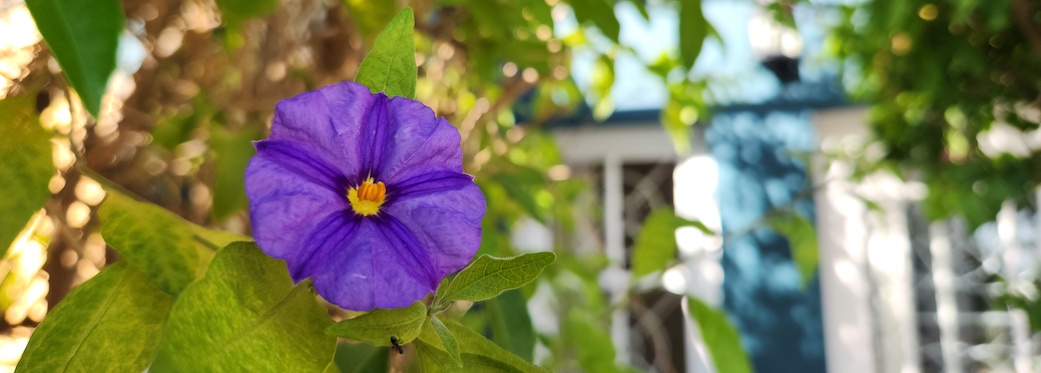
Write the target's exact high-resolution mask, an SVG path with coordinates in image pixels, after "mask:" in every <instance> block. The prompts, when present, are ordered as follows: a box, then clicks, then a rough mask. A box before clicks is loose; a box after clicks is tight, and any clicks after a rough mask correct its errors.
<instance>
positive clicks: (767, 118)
mask: <svg viewBox="0 0 1041 373" xmlns="http://www.w3.org/2000/svg"><path fill="white" fill-rule="evenodd" d="M706 142H707V143H708V145H709V149H710V151H711V153H712V155H713V156H714V157H715V159H716V160H717V162H719V197H720V213H721V216H722V220H723V232H724V234H728V233H729V232H733V233H729V234H735V233H737V234H738V235H737V236H733V237H731V236H727V240H725V242H724V251H723V263H722V264H723V271H724V274H725V280H724V282H723V293H724V296H725V301H724V308H725V309H726V312H727V314H728V315H729V316H730V317H731V319H732V320H733V321H734V322H735V323H736V326H737V327H738V329H739V330H740V332H741V338H742V343H743V345H744V347H745V350H746V351H748V354H749V358H750V359H752V363H753V364H754V366H755V370H756V371H757V372H759V373H771V372H777V373H782V372H784V373H788V372H799V373H813V372H824V371H825V363H824V334H823V330H822V323H821V303H820V287H819V285H818V282H817V281H818V280H817V279H816V278H815V279H814V280H813V281H812V282H810V283H809V284H808V285H807V286H806V287H805V288H804V287H803V286H802V283H801V279H800V277H799V272H798V270H797V269H796V267H795V265H794V264H793V263H792V261H791V255H790V251H789V248H788V242H787V240H785V239H784V238H783V237H782V236H779V235H778V234H776V233H774V232H773V231H772V230H769V229H755V230H752V231H749V230H748V228H749V227H752V226H753V225H755V224H756V222H757V221H759V220H760V218H761V217H762V216H763V214H764V213H766V212H767V211H770V210H771V209H773V208H775V207H779V206H792V202H791V201H792V199H793V198H797V197H798V198H799V199H798V200H797V202H795V203H794V207H795V210H796V211H797V212H799V214H800V215H802V216H805V217H807V218H810V219H811V220H812V218H813V201H812V194H810V193H809V192H807V190H808V189H807V188H810V187H811V186H810V182H809V179H808V176H807V174H806V167H805V165H803V164H802V162H801V161H800V160H798V159H797V157H798V156H797V155H796V156H795V157H793V153H802V154H805V153H806V152H808V151H811V150H812V149H813V145H814V142H813V131H812V126H811V122H810V112H809V111H808V110H792V111H740V110H738V111H732V112H727V113H722V114H718V115H716V116H715V117H713V119H712V124H711V126H710V127H709V128H708V130H707V131H706ZM740 232H746V233H745V234H740ZM721 373H722V372H721Z"/></svg>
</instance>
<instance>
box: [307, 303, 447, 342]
mask: <svg viewBox="0 0 1041 373" xmlns="http://www.w3.org/2000/svg"><path fill="white" fill-rule="evenodd" d="M426 316H427V307H426V305H424V304H423V302H419V301H416V302H415V303H412V305H411V306H408V307H406V308H394V309H375V310H372V312H369V313H366V314H364V315H361V316H358V317H355V318H353V319H350V320H343V321H340V322H338V323H336V324H334V325H332V326H330V327H329V328H328V329H326V330H325V332H326V333H327V334H329V335H334V336H337V337H343V338H348V339H353V340H356V341H360V342H365V343H369V344H373V345H376V346H390V345H391V343H390V337H394V338H396V339H397V340H398V341H399V343H401V344H404V343H408V342H411V341H412V340H413V339H416V337H417V336H419V332H420V331H421V330H422V328H423V322H424V321H425V320H426Z"/></svg>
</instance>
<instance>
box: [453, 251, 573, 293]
mask: <svg viewBox="0 0 1041 373" xmlns="http://www.w3.org/2000/svg"><path fill="white" fill-rule="evenodd" d="M556 258H557V255H556V254H553V253H551V252H538V253H527V254H524V255H521V256H515V257H512V258H496V257H492V256H488V255H482V256H480V257H478V258H477V259H476V260H474V261H473V263H470V265H468V266H466V268H463V270H462V271H459V274H458V275H456V276H455V278H453V279H452V282H450V283H448V286H447V287H445V288H444V289H438V292H437V296H436V299H437V300H441V301H456V300H468V301H472V302H477V301H482V300H486V299H491V298H494V297H495V296H496V295H499V293H502V292H503V291H506V290H510V289H516V288H519V287H521V286H524V285H525V284H527V283H529V282H531V281H532V280H534V279H535V278H536V277H539V274H540V273H542V270H543V269H544V268H546V266H548V265H550V263H553V261H554V260H556ZM435 303H436V301H435Z"/></svg>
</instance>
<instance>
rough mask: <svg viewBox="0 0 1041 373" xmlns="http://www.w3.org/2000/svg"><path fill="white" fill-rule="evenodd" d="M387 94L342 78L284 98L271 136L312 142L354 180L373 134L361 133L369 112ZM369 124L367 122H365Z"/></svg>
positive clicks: (279, 104)
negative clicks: (382, 94) (375, 91)
mask: <svg viewBox="0 0 1041 373" xmlns="http://www.w3.org/2000/svg"><path fill="white" fill-rule="evenodd" d="M385 100H386V96H382V100H381V95H373V94H372V93H370V92H369V89H368V88H366V87H365V86H363V85H361V84H357V83H353V82H343V83H339V84H333V85H330V86H326V87H323V88H322V89H319V90H317V91H313V92H307V93H303V94H301V95H299V96H296V97H293V98H290V99H287V100H283V101H281V102H279V103H278V105H276V106H275V117H274V119H273V120H272V124H271V136H270V139H272V140H292V141H297V142H301V143H304V144H309V145H312V146H314V147H315V148H316V150H317V152H318V154H319V155H320V157H321V158H322V159H326V160H335V162H329V163H330V164H332V165H334V166H335V167H337V168H338V169H339V170H340V171H341V173H342V174H343V175H344V176H347V177H348V179H349V180H351V181H353V182H355V183H357V182H358V180H359V177H361V176H363V175H361V176H360V175H359V174H360V173H361V172H363V171H367V170H362V168H363V165H367V164H368V163H369V158H371V157H367V156H368V155H369V154H367V153H366V152H365V151H364V150H365V149H368V148H369V147H368V146H365V144H366V143H367V141H368V139H371V138H372V135H371V134H370V135H369V136H362V131H363V124H365V123H367V122H369V119H368V118H367V117H368V116H369V112H370V111H371V110H372V109H373V108H374V107H376V106H379V105H377V103H378V102H380V101H385ZM365 127H368V126H365Z"/></svg>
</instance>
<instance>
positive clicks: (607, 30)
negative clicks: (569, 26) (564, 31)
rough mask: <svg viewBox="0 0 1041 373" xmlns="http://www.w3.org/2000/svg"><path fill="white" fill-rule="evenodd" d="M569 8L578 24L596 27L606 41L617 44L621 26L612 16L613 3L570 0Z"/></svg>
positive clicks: (600, 0)
mask: <svg viewBox="0 0 1041 373" xmlns="http://www.w3.org/2000/svg"><path fill="white" fill-rule="evenodd" d="M570 4H571V8H572V9H574V10H575V19H576V20H578V23H585V24H590V23H592V24H593V25H595V26H596V28H598V29H600V32H602V33H603V34H604V36H606V37H607V38H608V39H611V41H613V42H615V44H618V34H619V33H620V32H621V30H622V26H621V25H620V24H619V23H618V18H617V17H616V16H615V14H614V2H611V1H606V0H571V1H570Z"/></svg>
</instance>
